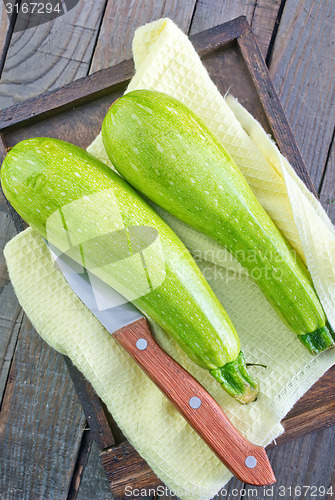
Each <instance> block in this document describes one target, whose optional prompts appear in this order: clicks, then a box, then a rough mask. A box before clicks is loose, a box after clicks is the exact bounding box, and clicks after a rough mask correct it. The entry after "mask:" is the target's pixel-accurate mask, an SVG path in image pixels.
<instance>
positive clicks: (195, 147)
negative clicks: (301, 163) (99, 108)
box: [102, 90, 334, 354]
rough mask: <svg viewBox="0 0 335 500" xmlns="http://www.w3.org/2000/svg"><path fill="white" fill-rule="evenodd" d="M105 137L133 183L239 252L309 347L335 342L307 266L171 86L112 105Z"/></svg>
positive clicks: (110, 153) (120, 168)
mask: <svg viewBox="0 0 335 500" xmlns="http://www.w3.org/2000/svg"><path fill="white" fill-rule="evenodd" d="M102 138H103V142H104V146H105V149H106V151H107V154H108V156H109V158H110V160H111V162H112V163H113V165H114V166H115V168H116V169H117V170H118V171H119V172H120V174H121V175H122V176H123V177H124V178H125V179H126V180H127V181H128V182H129V183H130V184H131V185H132V186H134V188H135V189H137V190H138V191H140V192H141V193H142V194H144V195H145V196H147V197H148V198H149V199H150V200H152V201H153V202H155V203H156V204H157V205H159V206H160V207H162V208H163V209H165V210H166V211H168V212H170V213H171V214H173V215H174V216H176V217H178V218H179V219H181V220H182V221H184V222H185V223H187V224H189V225H190V226H192V227H194V228H195V229H197V230H198V231H201V232H202V233H204V234H206V235H208V236H210V237H211V238H213V239H214V240H216V241H217V242H219V243H220V244H221V245H223V246H224V247H225V248H226V249H227V250H228V251H229V252H230V253H231V254H232V255H234V256H235V257H236V259H237V260H238V261H239V262H240V264H241V265H242V266H244V267H245V268H246V269H247V270H248V272H249V274H250V276H251V277H252V278H254V280H255V282H256V283H257V284H258V286H259V288H260V289H261V290H262V292H263V293H264V295H265V296H266V297H267V299H268V301H269V302H270V303H271V304H272V306H273V307H274V308H275V310H276V311H277V312H278V314H279V315H280V316H281V317H282V319H283V320H284V321H285V322H286V324H287V325H288V326H289V327H290V328H291V329H292V330H293V331H294V332H295V333H296V334H297V335H298V336H299V339H300V340H301V342H302V343H303V344H304V345H305V346H306V347H307V348H308V349H309V350H310V352H311V353H313V354H317V353H319V352H320V351H322V350H325V349H327V348H329V347H331V346H332V345H333V344H334V339H333V332H332V331H329V329H330V327H329V325H328V324H327V320H326V316H325V313H324V311H323V308H322V306H321V304H320V301H319V299H318V297H317V295H316V292H315V290H314V288H313V284H312V281H311V278H310V276H309V273H308V271H307V269H306V267H305V266H304V264H303V263H302V261H301V260H300V259H299V257H298V256H297V255H295V253H294V251H293V249H292V248H291V247H290V246H289V244H288V243H287V242H286V241H285V239H284V237H283V236H282V234H281V233H280V231H279V230H278V228H277V227H276V226H275V224H274V223H273V222H272V220H271V219H270V217H269V216H268V214H267V213H266V212H265V210H264V209H263V208H262V207H261V205H260V204H259V202H258V201H257V199H256V197H255V196H254V194H253V192H252V191H251V189H250V187H249V185H248V183H247V182H246V180H245V178H244V177H243V175H242V173H241V171H240V170H239V168H238V167H237V165H236V164H235V163H234V161H233V159H232V158H231V157H230V156H229V154H228V152H227V151H226V150H225V149H224V147H223V146H222V145H221V144H220V143H219V141H218V140H217V138H216V137H215V135H214V134H213V133H212V132H211V131H210V130H209V129H208V128H207V126H206V125H205V124H204V123H203V122H202V120H201V119H200V118H199V117H197V116H196V115H195V114H194V113H193V112H192V111H191V110H189V109H188V108H187V107H186V106H185V105H184V104H182V103H181V102H179V101H178V100H176V99H174V98H172V97H170V96H168V95H166V94H162V93H160V92H155V91H149V90H137V91H133V92H129V93H128V94H125V95H124V96H123V97H121V98H120V99H118V100H117V101H115V102H114V104H113V105H112V106H111V107H110V109H109V111H108V113H107V115H106V117H105V119H104V122H103V126H102ZM328 327H329V329H328ZM330 330H331V329H330Z"/></svg>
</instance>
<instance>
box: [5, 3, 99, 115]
mask: <svg viewBox="0 0 335 500" xmlns="http://www.w3.org/2000/svg"><path fill="white" fill-rule="evenodd" d="M104 8H105V0H96V1H94V2H85V1H84V0H80V1H79V2H78V4H77V5H76V6H75V7H74V8H73V9H72V10H70V11H69V12H67V13H66V14H65V15H63V16H61V17H58V18H56V19H54V20H53V21H50V22H47V23H45V24H41V25H40V26H37V27H35V28H29V29H28V30H24V31H20V32H17V33H14V34H13V36H12V40H11V44H10V47H9V50H8V53H7V57H6V61H5V65H4V69H3V73H2V80H1V84H0V108H2V109H3V108H6V107H8V106H10V105H12V104H15V103H17V102H20V101H23V100H25V99H28V98H30V97H34V96H36V95H39V94H41V93H43V92H45V91H46V90H49V89H54V88H57V87H60V86H62V85H65V84H67V83H68V82H70V81H72V80H74V79H76V78H80V77H81V76H84V75H86V74H87V72H88V68H89V65H90V61H91V57H92V52H93V49H94V44H95V41H96V37H97V34H98V28H99V25H100V20H101V16H102V14H103V12H104ZM20 16H22V14H21V13H20V14H19V16H18V22H19V21H20Z"/></svg>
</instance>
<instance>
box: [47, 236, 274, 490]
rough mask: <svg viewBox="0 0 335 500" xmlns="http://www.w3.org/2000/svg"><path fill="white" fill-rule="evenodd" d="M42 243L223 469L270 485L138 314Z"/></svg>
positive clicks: (247, 445)
mask: <svg viewBox="0 0 335 500" xmlns="http://www.w3.org/2000/svg"><path fill="white" fill-rule="evenodd" d="M47 244H48V246H49V249H50V252H51V254H52V256H53V258H54V259H55V262H56V264H57V268H58V269H59V270H60V271H61V272H62V273H63V275H64V277H65V279H66V281H67V282H68V284H69V285H70V287H71V288H72V290H73V291H74V293H75V294H76V295H77V296H78V297H79V299H80V300H81V301H82V302H83V303H84V304H85V305H86V306H87V307H88V309H89V310H90V311H91V312H92V313H93V314H94V315H95V316H96V318H97V319H98V320H99V321H100V323H101V324H102V325H103V326H104V327H105V328H106V330H107V331H108V332H109V333H110V334H111V335H112V336H113V338H114V339H115V340H116V341H117V342H118V343H119V344H120V345H121V346H122V347H123V348H124V349H125V350H126V351H127V352H128V354H130V356H131V357H132V358H133V359H134V360H135V362H136V363H137V364H138V365H139V366H140V367H141V368H142V369H143V371H144V372H145V373H146V374H147V375H148V376H149V377H150V379H151V380H152V381H153V382H154V383H155V384H156V386H157V387H158V388H159V389H160V390H161V391H162V392H163V393H164V394H165V395H166V396H167V398H168V399H169V400H170V401H171V402H172V404H173V405H174V406H175V407H176V408H177V409H178V411H179V412H180V413H181V414H182V415H183V416H184V418H185V419H186V420H187V421H188V423H189V424H190V425H191V426H192V427H193V429H194V430H195V431H196V432H197V433H198V434H199V436H201V438H202V439H203V440H204V441H205V442H206V443H207V445H208V446H209V447H210V448H211V449H212V451H213V452H214V453H215V454H216V455H217V457H218V458H219V459H220V460H221V461H222V462H223V463H224V464H225V465H226V467H227V468H228V469H229V470H230V471H231V472H232V473H233V474H234V475H235V476H236V477H237V478H238V479H239V480H240V481H243V482H245V483H249V484H252V485H256V486H261V485H268V484H273V483H274V482H275V481H276V479H275V476H274V473H273V470H272V468H271V465H270V462H269V460H268V457H267V455H266V452H265V449H264V448H262V447H261V446H258V445H255V444H253V443H251V442H250V441H248V440H247V439H245V438H244V437H243V436H242V435H241V434H240V433H239V432H238V430H237V429H236V428H235V427H234V426H233V424H232V423H231V422H230V420H229V419H228V417H227V416H226V415H225V414H224V412H223V411H222V409H221V407H220V406H219V405H218V404H217V403H216V401H215V400H214V399H213V398H212V396H210V394H209V393H208V392H207V391H206V389H205V388H204V387H203V386H202V385H201V384H200V383H199V382H198V381H197V380H196V379H195V378H194V377H192V375H190V374H189V373H188V372H187V371H186V370H184V368H182V367H181V366H180V365H179V364H178V363H177V362H176V361H174V360H173V359H172V358H171V357H170V356H169V355H168V354H166V353H165V352H164V351H163V350H162V349H161V348H160V347H159V346H158V344H157V343H156V342H155V340H154V338H153V336H152V334H151V331H150V328H149V324H148V321H147V319H146V318H145V317H144V316H143V314H141V312H140V311H139V310H138V309H136V307H135V306H134V305H132V304H131V303H130V302H127V301H126V300H125V299H124V298H123V297H122V296H121V295H120V294H118V293H117V292H116V291H115V290H113V289H112V288H111V287H110V286H108V285H107V284H105V283H104V282H102V281H101V280H100V279H99V278H97V277H96V276H94V275H93V274H92V273H90V272H89V271H87V270H86V269H85V268H83V267H82V266H80V265H78V264H77V263H76V262H74V261H73V260H72V259H70V258H69V257H68V256H67V255H66V254H64V253H60V252H59V251H58V250H57V249H56V248H55V247H53V246H52V245H51V244H50V243H47Z"/></svg>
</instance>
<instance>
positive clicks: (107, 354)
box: [5, 19, 335, 500]
mask: <svg viewBox="0 0 335 500" xmlns="http://www.w3.org/2000/svg"><path fill="white" fill-rule="evenodd" d="M133 53H134V60H135V66H136V74H135V76H134V78H133V79H132V81H131V83H130V85H129V88H128V90H133V89H139V88H146V89H156V90H160V91H163V92H166V93H168V94H170V95H172V96H175V97H177V98H179V99H180V100H181V101H183V102H184V103H185V104H187V105H188V106H189V107H190V108H191V109H193V110H194V111H195V112H196V113H198V114H199V115H200V116H201V118H202V119H203V120H204V121H205V122H206V123H207V125H208V126H209V127H210V128H211V129H212V131H213V132H214V133H215V134H216V135H217V137H218V138H219V140H220V141H221V142H222V143H223V144H224V145H225V147H226V148H227V150H228V151H229V152H230V154H231V155H232V156H233V158H234V159H235V161H236V162H237V164H238V165H239V167H240V168H241V170H242V172H243V173H244V175H245V176H246V178H247V180H248V182H249V184H250V186H251V187H252V189H253V190H254V192H255V194H256V196H257V198H258V199H259V201H260V202H261V204H262V205H263V206H264V208H265V209H266V210H267V211H268V212H269V214H270V215H271V217H272V218H273V220H274V221H275V222H276V224H277V225H278V227H279V228H280V229H281V230H282V231H283V233H284V234H285V236H286V237H287V238H288V239H289V240H290V242H291V243H292V245H293V246H294V247H295V248H296V250H297V251H298V252H299V253H300V254H301V255H302V257H303V258H304V259H305V261H306V263H307V265H308V268H309V270H310V272H311V275H312V277H313V281H314V284H315V287H316V289H317V292H318V294H319V297H320V299H321V301H322V304H323V307H324V309H325V311H326V313H327V315H328V318H329V320H330V322H331V323H332V324H333V326H334V325H335V307H334V297H335V293H334V292H335V233H334V228H333V226H332V224H331V222H330V221H329V219H328V217H327V215H326V214H325V212H324V210H323V209H322V207H321V205H320V204H319V202H317V201H316V200H315V199H314V197H313V196H312V195H311V194H310V193H309V192H308V191H307V189H306V188H305V186H304V185H303V183H302V182H301V181H300V180H299V179H298V177H297V176H296V174H295V173H294V171H293V170H292V168H291V167H290V165H289V164H288V162H287V161H286V159H285V158H284V157H283V156H282V155H281V154H280V153H279V151H278V150H277V148H276V146H275V145H274V144H273V143H272V141H271V140H270V139H269V138H268V137H267V135H266V134H265V132H264V131H263V129H262V128H261V126H260V125H259V124H258V123H257V122H256V121H255V120H254V119H253V118H252V117H251V116H250V115H249V114H248V112H247V111H246V110H245V109H244V108H243V107H242V106H241V105H240V104H239V103H238V102H237V101H236V100H235V99H234V98H233V97H232V96H227V97H226V98H223V97H222V96H221V95H220V93H219V92H218V90H217V88H216V87H215V85H214V84H213V82H212V81H211V80H210V78H209V76H208V74H207V72H206V70H205V68H204V67H203V65H202V63H201V61H200V59H199V57H198V55H197V54H196V52H195V50H194V49H193V47H192V45H191V43H190V42H189V40H188V38H187V37H186V36H185V35H184V34H183V33H182V32H181V31H180V30H179V29H178V28H177V26H176V25H175V24H174V23H173V22H172V21H170V20H168V19H161V20H159V21H156V22H153V23H151V24H148V25H146V26H143V27H142V28H140V29H138V30H137V32H136V34H135V37H134V42H133ZM88 150H89V151H90V152H91V153H92V154H95V155H96V156H97V157H99V158H100V159H102V160H103V161H105V162H107V163H108V164H109V165H110V163H109V161H108V158H107V156H106V153H105V151H104V148H103V145H102V141H101V137H100V136H98V137H97V139H96V140H95V141H94V143H93V144H92V145H91V146H90V147H89V148H88ZM158 211H159V213H160V214H161V216H162V217H163V218H164V219H165V220H166V221H167V222H168V224H170V225H171V227H172V228H173V229H174V230H175V232H176V233H177V234H178V235H179V237H180V238H181V239H182V240H183V241H184V243H185V244H186V245H187V247H188V248H189V249H190V251H191V252H192V253H193V255H194V256H195V257H196V259H197V262H198V264H199V267H200V268H201V269H202V271H203V273H204V274H205V277H206V279H207V280H208V282H209V284H210V285H211V287H212V288H213V290H214V292H215V293H216V294H217V296H218V298H219V300H220V301H221V303H222V304H223V306H224V307H225V309H226V310H227V312H228V313H229V315H230V317H231V319H232V320H233V322H234V324H235V326H236V328H237V331H238V332H239V335H240V337H241V341H242V345H243V350H244V352H245V355H246V359H247V360H248V361H249V362H258V363H263V364H265V365H267V368H262V367H254V368H251V369H250V371H251V372H252V374H253V375H255V376H257V378H258V379H259V380H260V384H261V393H260V396H259V398H258V399H257V401H256V402H255V403H252V404H250V405H247V406H241V405H239V404H238V403H237V402H236V401H234V400H233V399H232V398H230V397H229V396H228V395H227V394H225V393H224V391H223V390H222V389H221V387H220V386H219V384H218V383H217V382H216V381H215V380H214V379H213V378H212V377H211V376H210V375H209V374H208V373H207V372H205V371H204V370H203V369H201V368H199V367H197V366H196V365H194V363H192V362H191V361H190V360H189V359H188V358H187V357H186V355H184V353H183V352H182V351H181V350H180V349H179V348H178V346H176V345H175V343H174V342H173V341H172V340H171V339H169V338H167V337H166V335H165V333H164V332H163V331H162V330H161V329H160V328H159V327H158V326H157V325H154V324H152V326H153V330H154V333H155V336H156V338H157V340H158V341H159V343H160V344H161V345H162V347H163V348H164V349H165V350H166V351H167V352H169V353H170V354H171V355H172V356H173V357H174V358H175V359H176V360H177V361H179V362H180V363H181V364H182V365H183V366H184V367H186V369H187V370H189V371H190V372H191V373H192V374H193V375H194V376H195V377H196V378H197V379H198V380H199V381H200V382H201V383H202V384H203V385H204V386H205V387H206V388H207V389H208V390H209V392H210V393H211V394H212V395H213V396H214V398H215V399H216V400H217V401H218V403H219V404H220V405H221V406H222V408H224V410H225V412H226V413H227V415H228V417H229V418H230V419H231V420H232V422H233V423H234V424H235V425H236V427H237V428H238V429H240V431H241V432H242V433H243V434H244V435H245V436H246V437H248V438H249V439H250V440H251V441H254V442H255V443H258V444H261V445H266V444H268V443H269V442H270V441H272V440H273V439H274V438H275V437H276V436H278V435H279V434H280V433H281V432H282V430H283V428H282V426H281V424H280V420H281V419H282V418H283V417H284V416H285V414H286V413H287V412H288V410H289V409H290V408H291V406H292V405H293V404H294V403H295V402H296V401H297V400H298V399H299V398H300V397H301V396H302V394H303V393H304V392H305V391H306V390H307V389H308V388H309V387H310V386H311V385H312V384H313V383H314V382H315V381H316V380H317V379H318V378H319V377H320V376H321V375H322V374H323V373H324V372H325V371H326V370H327V369H328V368H329V367H330V366H331V365H332V364H333V363H334V361H335V351H334V350H333V351H328V352H326V353H323V354H321V355H319V356H318V357H313V356H311V355H310V354H309V353H308V352H307V350H306V349H305V348H304V347H303V346H302V345H301V344H300V342H299V341H298V340H297V338H296V337H295V335H294V334H293V333H292V332H291V331H289V330H288V329H287V328H286V326H285V325H284V324H283V323H282V322H281V320H280V319H279V318H278V316H277V315H276V314H275V313H274V312H273V310H272V308H271V307H270V306H269V304H268V303H267V301H266V300H265V298H264V297H263V295H262V294H261V293H260V291H259V290H258V288H257V286H256V285H255V284H254V282H253V281H252V280H251V279H250V278H249V277H248V275H247V273H246V272H245V271H244V270H243V269H242V268H241V267H240V266H239V264H238V263H237V262H236V261H235V260H234V259H233V258H232V257H231V256H230V255H229V254H228V253H227V252H226V251H224V250H223V249H222V248H221V247H220V246H219V245H217V244H216V243H214V242H213V241H212V240H210V239H209V238H207V237H205V236H203V235H201V234H199V233H197V232H196V231H194V230H193V229H191V228H189V227H188V226H186V225H185V224H183V223H181V222H180V221H178V220H177V219H175V218H174V217H172V216H170V215H168V214H166V213H165V212H164V211H163V210H161V209H158ZM5 256H6V260H7V264H8V268H9V273H10V277H11V280H12V282H13V285H14V288H15V290H16V293H17V296H18V298H19V300H20V303H21V305H22V306H23V308H24V309H25V311H26V312H27V314H28V316H29V317H30V319H31V321H32V323H33V324H34V326H35V328H36V329H37V331H38V332H39V333H40V335H41V336H42V337H43V338H44V339H45V340H46V341H47V342H48V343H49V344H50V345H51V346H52V347H54V348H55V349H57V350H58V351H60V352H62V353H64V354H67V355H68V356H69V357H70V358H71V359H72V361H73V363H74V364H75V365H76V366H77V367H78V368H79V369H80V370H81V371H82V372H83V373H84V375H85V376H86V377H87V379H88V380H89V381H90V382H91V383H92V385H93V387H94V388H95V390H96V391H97V393H98V394H99V396H100V397H101V398H102V400H103V401H104V402H105V403H106V405H107V407H108V408H109V410H110V411H111V413H112V414H113V416H114V418H115V420H116V421H117V423H118V425H119V426H120V427H121V429H122V431H123V432H124V434H125V435H126V436H127V438H128V439H129V441H130V442H131V443H132V444H133V445H134V446H135V448H136V449H137V450H138V451H139V453H140V454H141V455H142V456H143V457H144V458H145V459H146V460H147V462H148V463H149V464H150V466H151V467H152V468H153V470H154V471H155V472H156V474H157V475H158V476H159V477H160V478H161V479H162V480H163V481H164V483H165V484H167V485H168V486H169V487H170V488H171V489H172V490H174V491H175V492H176V493H177V494H178V496H180V497H182V498H183V499H195V500H196V499H198V500H200V499H207V498H210V497H212V496H213V495H214V494H215V493H216V492H217V491H218V490H219V489H220V488H221V487H222V486H224V484H225V483H226V482H227V481H228V479H229V478H230V477H231V474H230V473H229V472H228V471H227V469H226V468H225V467H224V466H223V464H222V463H221V462H220V461H219V460H218V459H217V458H216V457H215V456H214V454H213V453H212V452H211V451H210V450H209V448H208V447H207V446H206V445H205V443H204V442H203V441H202V440H201V439H200V438H199V437H198V436H197V434H196V433H195V432H194V431H193V430H192V429H191V427H190V426H189V425H188V424H187V423H186V422H185V420H184V419H183V418H182V417H181V416H180V415H179V414H178V412H177V411H176V410H175V409H174V407H173V406H172V405H171V404H170V403H169V401H168V400H167V399H166V398H165V397H164V396H163V395H162V394H161V393H160V391H159V390H158V389H157V388H156V387H155V386H154V385H153V384H152V383H151V381H150V380H149V379H148V378H147V377H146V376H145V375H144V374H143V373H142V372H141V370H140V369H139V368H138V367H137V365H136V364H135V363H134V362H133V361H132V360H131V359H130V357H129V356H128V355H127V354H126V353H125V352H124V351H123V350H122V349H121V348H120V347H119V346H118V345H117V344H116V342H115V341H114V340H113V338H112V337H111V336H110V335H109V334H108V333H107V331H106V330H105V329H104V328H103V327H102V326H101V325H100V323H99V322H98V321H97V320H96V319H95V317H93V315H92V314H91V313H90V312H89V311H88V310H87V309H86V307H85V306H83V304H82V303H81V302H80V301H79V299H78V298H77V297H76V296H75V294H74V293H73V292H72V290H71V289H70V288H69V286H68V285H67V283H66V281H65V279H64V278H63V276H62V275H61V274H60V273H59V272H57V271H55V269H54V266H53V263H52V260H51V258H50V255H49V252H48V250H47V248H46V246H45V243H44V242H43V240H42V239H41V238H40V237H39V236H38V235H37V234H36V233H35V232H34V231H33V230H31V229H28V230H26V231H24V232H23V233H21V234H20V235H18V236H17V237H16V238H14V239H13V240H12V241H10V242H9V243H8V245H7V246H6V249H5Z"/></svg>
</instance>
